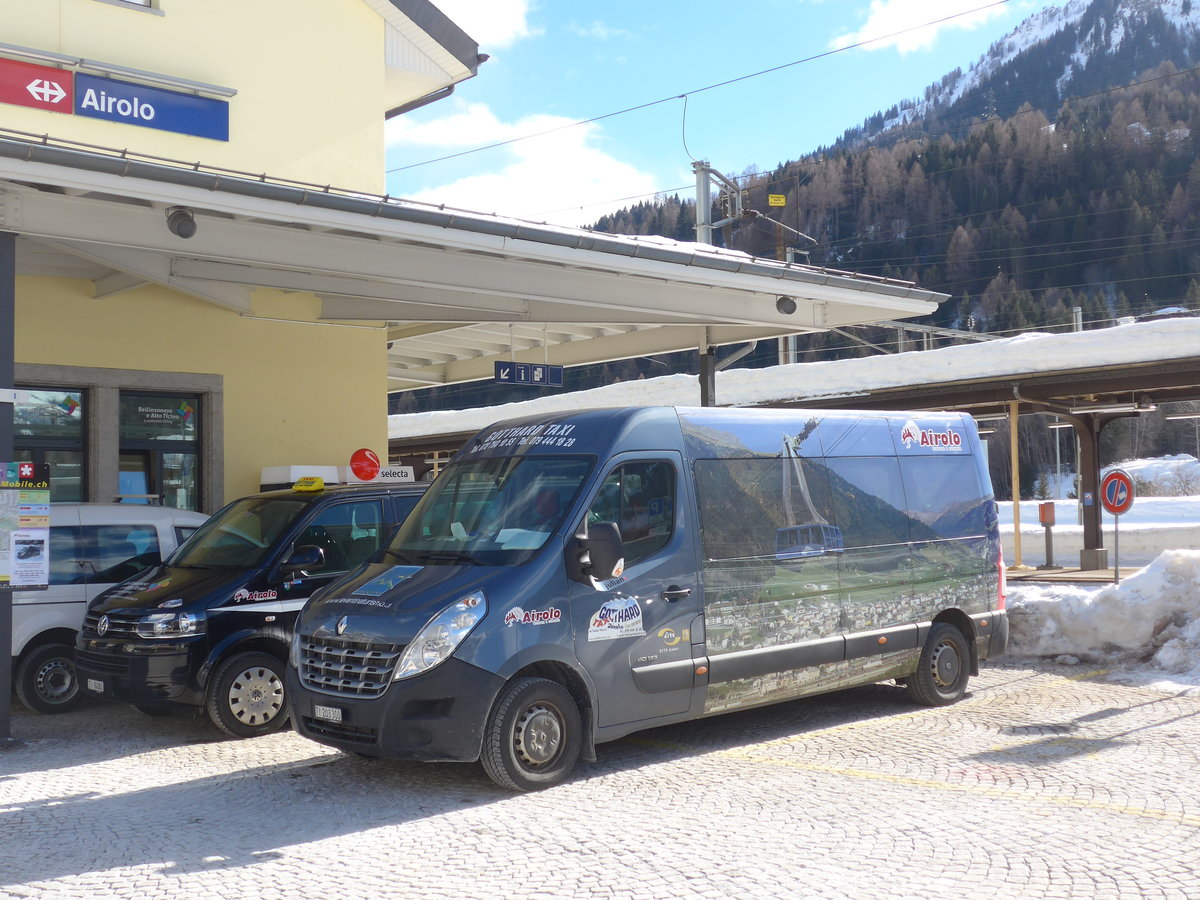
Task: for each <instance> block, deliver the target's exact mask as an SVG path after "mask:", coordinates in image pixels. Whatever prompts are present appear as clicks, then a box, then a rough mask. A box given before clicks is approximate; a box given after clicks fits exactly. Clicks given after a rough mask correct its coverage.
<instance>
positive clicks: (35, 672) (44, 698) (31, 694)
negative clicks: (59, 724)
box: [16, 644, 79, 714]
mask: <svg viewBox="0 0 1200 900" xmlns="http://www.w3.org/2000/svg"><path fill="white" fill-rule="evenodd" d="M16 676H17V677H16V689H17V699H19V700H20V701H21V702H22V703H24V704H25V706H26V708H28V709H29V710H30V711H32V712H36V713H44V714H45V713H61V712H66V711H67V710H69V709H72V708H74V707H75V705H76V704H78V703H79V676H78V675H76V674H75V650H74V648H72V647H71V646H69V645H67V644H43V645H42V646H40V647H38V648H36V649H34V650H31V651H30V652H29V653H28V654H26V656H25V658H24V659H22V660H21V664H20V665H19V666H17V672H16Z"/></svg>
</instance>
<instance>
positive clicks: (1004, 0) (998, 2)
mask: <svg viewBox="0 0 1200 900" xmlns="http://www.w3.org/2000/svg"><path fill="white" fill-rule="evenodd" d="M1010 2H1011V0H993V2H991V3H985V4H983V5H982V6H977V7H975V8H974V9H968V10H964V11H962V12H958V13H953V14H952V15H949V16H942V17H940V18H937V19H933V20H931V21H929V22H924V23H922V24H920V25H911V26H909V27H908V28H902V29H900V30H899V31H893V32H891V33H890V34H883V35H879V36H878V37H873V38H866V39H864V40H861V41H856V42H854V43H852V44H846V45H845V46H842V47H834V48H833V49H830V50H825V51H822V52H821V53H814V54H813V55H812V56H806V57H804V58H802V59H794V60H792V61H791V62H786V63H780V64H779V65H777V66H771V67H769V68H766V69H760V70H759V71H757V72H750V73H747V74H745V75H738V76H735V77H733V78H727V79H725V80H724V81H718V82H716V83H714V84H709V85H705V86H704V87H699V88H694V89H692V90H690V91H684V92H683V93H680V94H672V95H671V96H669V97H661V98H659V99H658V100H650V101H647V102H645V103H638V104H636V105H634V106H627V107H625V108H624V109H618V110H616V111H614V112H610V113H604V114H603V115H599V116H592V117H591V118H589V119H579V120H577V121H574V122H564V123H563V124H562V125H556V126H555V127H553V128H547V129H544V130H543V131H537V132H533V133H531V134H525V135H520V136H518V137H515V138H509V139H508V140H505V141H496V142H494V143H491V144H485V145H483V146H481V147H473V148H471V149H469V150H460V151H458V152H457V153H448V154H446V155H445V156H439V157H437V158H435V159H427V160H424V161H422V162H416V163H409V164H408V165H404V166H396V167H395V168H392V169H387V170H385V174H388V175H391V174H394V173H396V172H404V171H407V170H409V169H416V168H420V167H421V166H429V165H433V164H434V163H439V162H445V161H447V160H450V159H458V158H460V157H463V156H469V155H470V154H472V153H481V152H483V151H485V150H495V149H496V148H498V147H507V146H509V145H510V144H516V143H518V142H520V141H528V140H532V139H533V138H539V137H545V136H546V135H549V134H556V133H557V132H560V131H565V130H566V129H568V128H579V127H581V126H583V125H591V124H593V123H595V122H603V121H604V120H605V119H612V118H614V117H616V116H623V115H626V114H628V113H631V112H638V111H639V110H643V109H650V108H651V107H654V106H660V105H662V104H663V103H670V102H671V101H672V100H681V99H682V100H685V101H686V100H687V98H688V97H690V96H695V95H696V94H703V93H706V92H708V91H714V90H717V89H718V88H723V87H728V86H729V85H731V84H737V83H739V82H742V81H748V80H749V79H751V78H760V77H762V76H763V75H770V74H773V73H775V72H781V71H783V70H784V69H790V68H792V67H793V66H799V65H803V64H804V63H809V62H814V61H816V60H818V59H824V58H826V57H829V56H834V55H836V54H838V53H845V52H846V51H848V50H856V49H858V48H860V47H867V46H870V45H871V44H877V43H879V42H881V41H888V40H891V39H893V38H897V37H901V36H903V35H905V34H909V33H911V32H913V31H920V30H921V29H922V28H931V27H933V26H934V25H942V24H945V23H946V22H952V21H954V20H955V19H961V18H963V17H964V16H970V15H974V14H976V13H979V12H983V11H984V10H988V9H992V8H994V7H997V6H1004V5H1006V4H1008V3H1010Z"/></svg>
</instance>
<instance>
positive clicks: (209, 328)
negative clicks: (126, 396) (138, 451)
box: [16, 277, 387, 511]
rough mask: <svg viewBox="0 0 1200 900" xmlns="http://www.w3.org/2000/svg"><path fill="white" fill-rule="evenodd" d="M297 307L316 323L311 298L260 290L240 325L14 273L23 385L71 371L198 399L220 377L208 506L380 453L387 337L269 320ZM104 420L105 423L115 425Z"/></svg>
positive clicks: (166, 303)
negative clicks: (280, 471) (188, 392)
mask: <svg viewBox="0 0 1200 900" xmlns="http://www.w3.org/2000/svg"><path fill="white" fill-rule="evenodd" d="M306 304H307V305H308V307H309V308H308V310H307V313H308V317H309V318H312V317H315V315H316V311H317V304H318V301H317V299H316V298H315V297H311V296H310V297H303V296H299V297H298V296H297V295H290V296H288V297H286V298H285V297H284V296H283V295H282V294H281V293H280V292H277V291H272V290H258V291H256V292H255V294H254V297H253V315H254V316H255V317H261V318H246V317H242V316H240V315H239V314H238V313H235V312H232V311H230V310H226V309H223V308H221V307H218V306H214V305H212V304H210V303H206V302H203V301H200V300H196V299H192V298H190V297H187V296H184V295H181V294H178V293H176V292H173V291H170V290H168V289H165V288H160V287H157V286H151V287H143V288H138V289H135V290H130V291H126V292H124V293H121V294H116V295H113V296H110V297H105V298H103V299H93V297H92V286H91V282H90V281H86V280H81V279H63V278H32V277H21V278H18V279H17V303H16V307H17V309H16V338H17V340H16V363H17V379H18V383H21V382H25V383H29V382H37V383H45V382H46V380H47V377H50V378H54V377H56V376H55V372H56V370H59V371H62V370H67V371H65V373H64V374H62V375H61V378H62V379H63V382H64V383H66V384H73V385H75V386H78V384H79V379H81V378H82V379H85V380H91V382H92V383H93V384H102V383H110V384H119V385H120V386H123V387H126V388H139V389H159V390H167V391H171V390H183V389H187V388H189V387H190V388H192V389H194V390H197V391H199V392H204V391H205V390H210V389H212V388H211V385H212V384H213V383H214V378H216V382H217V383H220V385H221V387H220V390H219V401H220V403H221V408H222V409H223V416H221V417H220V418H219V419H216V420H210V422H209V423H208V425H207V426H206V427H216V428H217V431H216V432H215V433H216V440H217V442H218V446H217V447H215V448H214V450H215V451H216V452H219V453H221V457H222V458H218V459H210V460H207V461H206V470H207V477H209V478H210V479H212V478H219V477H220V473H221V472H222V469H223V487H222V488H221V489H220V490H219V491H218V493H217V495H216V496H215V497H213V498H212V499H210V501H209V502H208V503H207V504H206V506H208V508H209V511H211V509H212V507H213V506H214V505H216V504H219V503H222V502H224V501H226V500H229V499H232V498H234V497H239V496H242V495H244V494H247V493H252V492H254V491H256V490H258V484H259V481H258V478H259V473H260V472H261V470H262V468H263V467H264V466H277V465H347V464H348V463H349V458H350V455H351V454H352V453H353V452H354V451H355V450H357V449H358V448H360V447H368V448H371V449H373V450H374V451H375V452H376V453H378V454H379V455H380V457H384V458H386V454H387V419H386V409H385V404H386V397H387V368H386V347H385V343H386V337H385V332H384V331H383V330H382V329H381V328H374V327H340V326H335V325H325V324H303V323H292V322H278V321H268V320H269V319H272V318H287V319H297V318H303V317H304V313H305V305H306ZM79 367H83V368H90V369H101V370H110V371H111V372H112V373H113V376H114V377H113V378H112V379H100V378H95V377H94V376H92V375H89V374H87V373H82V374H81V373H78V372H74V371H70V370H71V369H72V368H79ZM156 373H159V377H158V378H157V379H156V377H155V374H156ZM189 376H195V377H190V378H189ZM111 412H112V413H115V407H114V408H113V409H112V410H111ZM209 412H210V413H211V412H212V410H209ZM111 418H113V417H112V415H110V416H108V417H106V420H105V421H106V423H107V424H109V425H111V427H112V428H113V429H115V422H111V423H108V419H111ZM114 433H115V431H114ZM96 447H97V452H96V453H94V454H93V460H92V468H91V479H92V481H93V488H92V495H93V496H92V499H98V500H111V499H112V495H113V494H115V493H116V491H115V477H116V474H115V455H114V454H115V450H114V445H113V442H112V441H100V442H97V443H96ZM222 460H223V463H222ZM109 470H111V471H109ZM110 476H111V477H110Z"/></svg>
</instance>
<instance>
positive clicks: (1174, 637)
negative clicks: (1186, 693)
mask: <svg viewBox="0 0 1200 900" xmlns="http://www.w3.org/2000/svg"><path fill="white" fill-rule="evenodd" d="M1008 610H1009V611H1008V617H1009V625H1010V629H1011V633H1010V638H1011V639H1010V642H1009V653H1010V654H1011V655H1013V656H1046V657H1054V658H1055V659H1056V660H1057V661H1058V662H1061V663H1066V664H1074V663H1078V662H1080V661H1081V660H1084V661H1091V662H1103V663H1104V664H1106V665H1113V664H1115V665H1119V666H1126V667H1137V668H1138V669H1139V670H1140V671H1139V676H1140V677H1139V680H1143V681H1145V680H1147V678H1149V679H1150V680H1154V679H1158V680H1160V681H1162V680H1165V681H1167V682H1168V683H1170V684H1172V685H1173V686H1179V685H1181V684H1182V685H1188V686H1192V687H1196V686H1200V550H1167V551H1164V552H1163V553H1162V554H1161V555H1160V556H1159V557H1158V558H1157V559H1156V560H1155V561H1154V562H1153V563H1151V564H1150V565H1149V566H1147V567H1146V568H1144V569H1142V570H1140V571H1138V572H1136V573H1135V574H1133V575H1131V576H1130V577H1128V578H1126V579H1125V580H1123V581H1122V582H1121V583H1120V584H1118V585H1109V586H1107V587H1102V588H1087V587H1082V586H1079V585H1065V584H1063V585H1050V584H1013V585H1010V586H1009V594H1008Z"/></svg>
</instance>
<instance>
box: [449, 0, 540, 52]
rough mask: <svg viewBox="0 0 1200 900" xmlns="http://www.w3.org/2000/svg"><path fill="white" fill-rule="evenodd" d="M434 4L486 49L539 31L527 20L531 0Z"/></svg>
mask: <svg viewBox="0 0 1200 900" xmlns="http://www.w3.org/2000/svg"><path fill="white" fill-rule="evenodd" d="M436 5H437V8H438V9H440V10H441V11H442V12H444V13H445V14H446V15H447V16H448V17H449V18H450V21H452V22H453V23H454V24H455V25H457V26H458V27H459V28H461V29H462V30H463V31H465V32H466V33H467V34H469V35H470V36H471V37H472V38H474V39H475V42H476V43H477V44H479V48H480V50H482V51H483V52H485V53H487V52H490V51H492V50H495V49H497V48H501V47H509V46H511V45H512V44H515V43H516V42H517V41H519V40H521V39H522V38H527V37H533V36H535V35H538V34H541V30H540V29H537V28H534V27H533V26H532V25H530V24H529V14H530V13H531V12H532V11H533V7H534V0H436Z"/></svg>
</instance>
